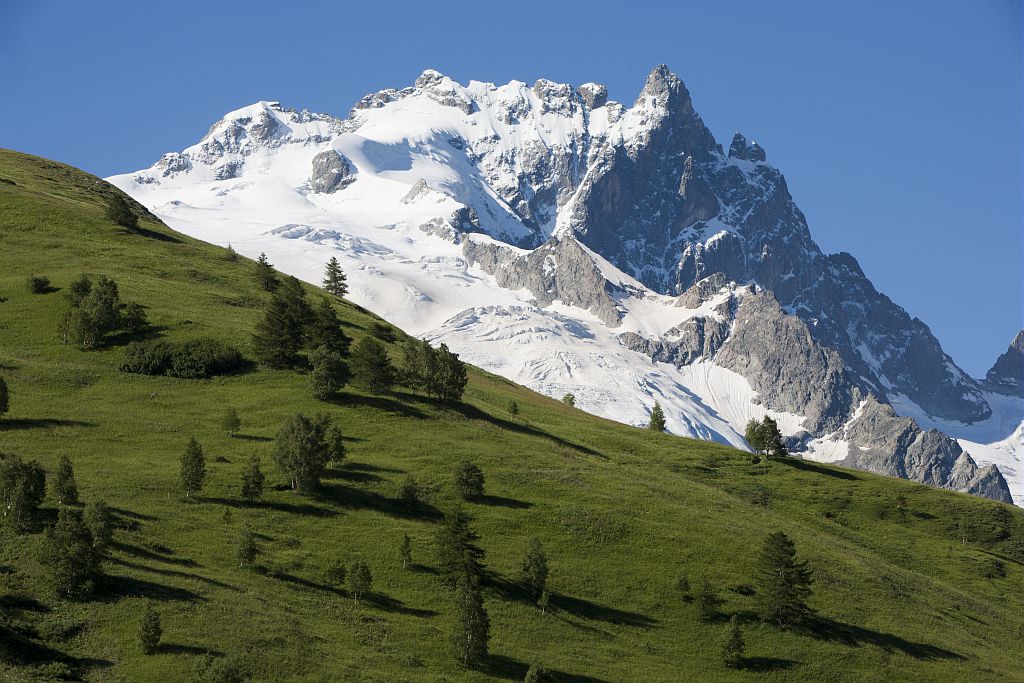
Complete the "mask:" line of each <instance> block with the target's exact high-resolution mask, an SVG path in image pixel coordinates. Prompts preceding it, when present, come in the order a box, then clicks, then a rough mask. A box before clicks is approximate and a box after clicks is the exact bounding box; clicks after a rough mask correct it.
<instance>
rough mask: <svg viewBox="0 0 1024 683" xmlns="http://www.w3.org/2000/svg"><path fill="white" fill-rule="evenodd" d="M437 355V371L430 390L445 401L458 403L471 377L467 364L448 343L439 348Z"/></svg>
mask: <svg viewBox="0 0 1024 683" xmlns="http://www.w3.org/2000/svg"><path fill="white" fill-rule="evenodd" d="M436 357H437V373H436V375H435V376H434V378H433V381H432V382H431V387H430V389H429V391H430V393H431V394H433V395H434V396H436V397H437V398H438V399H439V400H440V401H441V402H443V403H457V402H458V401H459V400H460V399H461V398H462V392H463V391H465V390H466V382H467V381H468V379H469V375H468V374H467V372H466V364H465V363H463V362H462V361H461V360H459V354H457V353H452V352H451V351H449V350H448V345H447V344H441V345H440V346H439V347H438V348H437V351H436Z"/></svg>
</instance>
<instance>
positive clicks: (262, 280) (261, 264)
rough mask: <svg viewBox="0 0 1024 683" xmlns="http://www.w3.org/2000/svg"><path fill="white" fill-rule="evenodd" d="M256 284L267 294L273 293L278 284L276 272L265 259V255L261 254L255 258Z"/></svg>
mask: <svg viewBox="0 0 1024 683" xmlns="http://www.w3.org/2000/svg"><path fill="white" fill-rule="evenodd" d="M256 282H258V283H259V285H260V287H262V288H263V289H264V290H265V291H267V292H273V291H274V290H275V289H277V286H278V285H279V284H280V281H279V280H278V279H277V271H275V270H274V266H273V265H271V263H270V261H269V260H268V259H267V255H266V254H265V253H262V252H261V253H260V255H259V256H258V257H257V258H256Z"/></svg>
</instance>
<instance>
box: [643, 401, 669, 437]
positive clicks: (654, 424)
mask: <svg viewBox="0 0 1024 683" xmlns="http://www.w3.org/2000/svg"><path fill="white" fill-rule="evenodd" d="M647 428H648V429H650V430H651V431H652V432H663V431H665V411H663V410H662V409H661V404H660V403H657V402H655V404H654V407H653V408H651V419H650V420H649V421H648V422H647Z"/></svg>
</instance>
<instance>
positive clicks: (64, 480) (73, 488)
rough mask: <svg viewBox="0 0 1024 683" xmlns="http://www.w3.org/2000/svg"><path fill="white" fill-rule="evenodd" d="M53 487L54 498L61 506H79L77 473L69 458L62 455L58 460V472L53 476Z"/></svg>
mask: <svg viewBox="0 0 1024 683" xmlns="http://www.w3.org/2000/svg"><path fill="white" fill-rule="evenodd" d="M51 487H52V489H53V497H54V498H56V499H57V503H59V504H60V505H77V504H78V485H77V484H76V483H75V471H74V469H73V468H72V467H71V460H70V459H69V458H68V456H66V455H62V456H60V458H59V459H58V460H57V471H56V472H55V473H54V475H53V480H52V484H51Z"/></svg>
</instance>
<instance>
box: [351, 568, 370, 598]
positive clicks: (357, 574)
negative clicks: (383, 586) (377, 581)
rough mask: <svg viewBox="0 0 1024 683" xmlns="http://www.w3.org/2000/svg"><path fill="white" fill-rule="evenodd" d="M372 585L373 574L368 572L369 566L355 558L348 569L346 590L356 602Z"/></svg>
mask: <svg viewBox="0 0 1024 683" xmlns="http://www.w3.org/2000/svg"><path fill="white" fill-rule="evenodd" d="M372 585H373V575H372V574H370V567H369V566H368V565H367V564H366V563H365V562H363V561H362V560H356V561H355V562H353V563H352V566H351V567H349V569H348V592H349V593H351V594H352V597H353V598H354V599H355V601H356V602H359V601H360V600H362V599H363V597H364V596H365V595H366V594H367V593H369V592H370V588H371V586H372Z"/></svg>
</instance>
